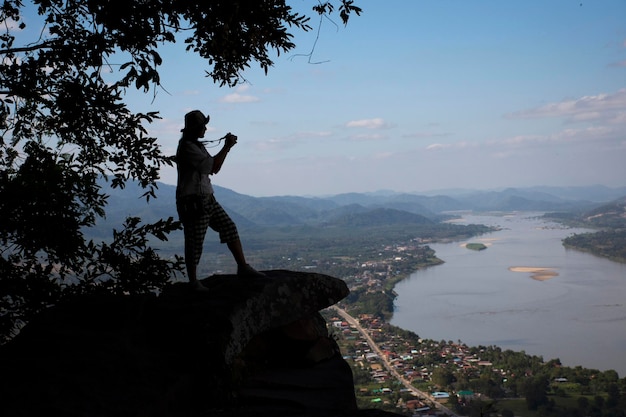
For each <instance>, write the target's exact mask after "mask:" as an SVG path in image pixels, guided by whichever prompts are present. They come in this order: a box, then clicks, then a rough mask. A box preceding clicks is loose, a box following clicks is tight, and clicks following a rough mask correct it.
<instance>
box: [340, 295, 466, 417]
mask: <svg viewBox="0 0 626 417" xmlns="http://www.w3.org/2000/svg"><path fill="white" fill-rule="evenodd" d="M331 308H332V309H334V310H335V311H336V312H337V314H339V315H340V316H341V317H343V319H344V320H345V321H346V322H347V323H348V324H350V325H351V326H354V328H356V329H357V330H358V331H359V333H360V334H361V335H362V336H363V338H364V339H365V341H366V342H367V344H368V345H369V346H370V349H371V350H372V352H374V353H376V354H377V355H378V357H379V358H380V361H381V363H382V364H383V365H384V366H385V368H387V370H388V371H389V373H390V374H391V375H392V376H393V377H395V378H396V379H397V380H398V381H400V383H401V384H402V385H404V387H405V388H406V389H408V390H409V391H410V392H412V393H413V394H414V395H416V396H417V397H418V398H420V399H423V400H424V401H425V402H427V403H428V405H429V406H430V407H431V408H434V409H437V410H439V411H442V412H444V413H447V414H448V415H450V416H452V417H459V416H458V415H457V414H455V413H454V412H453V411H452V410H450V409H449V408H447V407H445V406H444V405H443V404H440V403H438V402H437V401H436V400H435V398H434V397H433V396H432V395H430V394H429V393H426V392H424V391H420V390H418V389H417V388H415V387H414V386H413V385H411V383H410V382H409V381H408V380H407V379H406V378H404V376H402V375H401V374H400V373H399V372H398V370H397V369H396V368H394V367H393V366H392V365H391V364H390V363H389V361H388V360H387V358H386V357H385V355H383V352H382V351H381V350H380V348H379V347H378V345H377V344H376V343H375V342H374V340H372V338H371V337H370V335H369V333H368V332H367V331H366V330H365V329H364V328H363V327H362V326H361V325H360V324H359V322H358V321H357V320H356V319H355V318H354V317H352V316H351V315H350V314H348V312H347V311H346V310H344V309H342V308H339V307H337V306H336V305H335V306H332V307H331Z"/></svg>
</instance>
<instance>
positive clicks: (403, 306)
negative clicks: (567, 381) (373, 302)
mask: <svg viewBox="0 0 626 417" xmlns="http://www.w3.org/2000/svg"><path fill="white" fill-rule="evenodd" d="M540 214H541V213H527V212H524V213H507V214H504V213H502V214H494V213H489V214H480V213H466V214H463V218H462V220H460V221H459V223H461V224H469V223H478V224H485V225H491V226H500V227H502V230H500V231H497V232H493V233H489V234H486V235H482V236H478V237H475V238H472V239H469V240H467V241H462V242H454V243H445V244H432V245H430V246H431V248H433V249H434V250H435V251H436V255H437V257H438V258H440V259H442V260H443V261H444V262H445V263H444V264H442V265H438V266H434V267H430V268H426V269H423V270H419V271H416V272H415V273H413V274H411V276H410V277H408V278H407V279H405V280H403V281H401V282H400V283H398V284H397V285H396V287H395V291H396V292H397V294H398V297H397V298H396V302H395V310H394V315H393V318H392V320H391V323H392V324H393V325H396V326H398V327H401V328H404V329H408V330H411V331H413V332H415V333H417V334H418V335H419V336H420V337H422V338H425V339H434V340H452V341H458V340H460V341H462V342H463V343H466V344H468V345H469V346H478V345H484V346H489V345H496V346H499V347H501V348H503V349H511V350H515V351H525V352H526V353H527V354H531V355H537V356H542V357H543V359H544V360H546V361H548V360H550V359H556V358H559V359H560V360H561V362H562V363H563V365H565V366H572V367H573V366H578V365H580V366H583V367H585V368H591V369H599V370H608V369H614V370H616V371H617V372H618V373H619V375H620V377H624V376H626V265H624V264H621V263H618V262H613V261H610V260H607V259H604V258H600V257H596V256H594V255H590V254H587V253H583V252H579V251H575V250H568V249H565V248H564V247H563V245H562V244H561V240H562V239H563V238H565V237H567V236H569V235H571V234H573V233H581V232H584V231H585V230H582V229H569V228H565V227H563V226H561V225H559V224H556V223H552V222H546V221H544V220H542V219H539V218H538V216H539V215H540ZM470 242H476V243H484V244H485V245H487V249H485V250H481V251H475V250H470V249H467V248H465V247H464V246H463V244H466V243H470ZM526 268H546V271H547V273H545V274H543V275H544V276H538V275H542V274H538V275H537V274H534V273H532V272H526V271H527V270H528V269H526ZM511 269H513V270H511ZM544 272H545V271H544Z"/></svg>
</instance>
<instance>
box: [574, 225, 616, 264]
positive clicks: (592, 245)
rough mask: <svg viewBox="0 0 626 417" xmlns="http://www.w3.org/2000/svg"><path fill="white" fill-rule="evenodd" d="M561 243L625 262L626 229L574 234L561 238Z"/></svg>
mask: <svg viewBox="0 0 626 417" xmlns="http://www.w3.org/2000/svg"><path fill="white" fill-rule="evenodd" d="M563 245H564V246H565V247H566V248H571V249H577V250H580V251H584V252H589V253H592V254H594V255H598V256H602V257H605V258H608V259H611V260H613V261H616V262H624V263H626V229H620V230H601V231H599V232H595V233H580V234H575V235H572V236H569V237H566V238H565V239H563Z"/></svg>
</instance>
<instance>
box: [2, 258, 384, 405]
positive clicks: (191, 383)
mask: <svg viewBox="0 0 626 417" xmlns="http://www.w3.org/2000/svg"><path fill="white" fill-rule="evenodd" d="M203 283H204V285H205V286H206V287H208V288H209V291H208V292H202V293H199V292H193V291H191V290H190V289H189V287H188V286H187V285H186V284H183V283H179V284H174V285H172V286H171V287H169V288H167V289H166V290H165V291H164V292H163V293H162V294H160V295H158V296H156V295H145V296H125V297H124V296H89V297H78V298H76V299H73V300H68V301H66V302H63V303H61V304H59V305H57V306H55V307H52V308H50V309H48V310H47V311H45V312H43V313H42V314H40V315H39V316H38V317H37V318H36V319H34V320H33V321H31V322H30V323H29V324H28V325H27V326H26V327H25V328H23V329H22V331H21V333H20V334H19V335H18V336H17V337H16V338H15V339H14V340H12V341H11V342H10V343H8V344H6V345H4V346H2V347H1V348H0V369H1V370H2V378H1V382H0V393H1V397H2V398H1V399H0V415H2V416H7V417H9V416H57V415H62V416H89V417H99V416H102V417H105V416H106V417H108V416H115V417H119V416H129V417H131V416H132V417H134V416H142V417H143V416H154V417H159V416H208V415H215V416H224V417H229V416H247V415H250V416H252V415H255V416H270V415H271V416H292V415H320V416H322V415H324V416H332V415H336V416H357V415H359V416H362V415H365V414H367V415H384V414H386V413H382V412H378V411H373V410H369V411H360V410H357V409H356V401H355V397H354V386H353V382H352V373H351V370H350V368H349V366H348V364H347V363H346V362H345V361H344V360H343V359H342V357H341V354H340V352H339V349H338V348H337V345H336V343H335V342H334V340H333V339H332V338H329V336H328V333H327V330H326V323H325V322H324V320H323V318H322V317H321V315H320V314H319V311H320V310H322V309H324V308H326V307H328V306H331V305H333V304H335V303H336V302H338V301H339V300H341V299H342V298H344V297H345V296H346V295H347V294H348V289H347V287H346V285H345V283H344V282H343V281H342V280H339V279H337V278H333V277H330V276H326V275H322V274H315V273H304V272H293V271H283V270H275V271H267V278H262V279H255V280H247V281H244V280H242V279H239V278H237V277H236V276H234V275H216V276H212V277H210V278H207V279H206V280H203Z"/></svg>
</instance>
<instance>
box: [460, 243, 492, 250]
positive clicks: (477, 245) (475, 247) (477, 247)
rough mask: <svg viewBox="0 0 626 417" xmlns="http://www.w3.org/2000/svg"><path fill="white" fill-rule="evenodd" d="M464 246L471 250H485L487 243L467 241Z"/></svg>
mask: <svg viewBox="0 0 626 417" xmlns="http://www.w3.org/2000/svg"><path fill="white" fill-rule="evenodd" d="M465 247H466V248H467V249H471V250H485V249H487V245H485V244H483V243H468V244H467V245H465Z"/></svg>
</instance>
